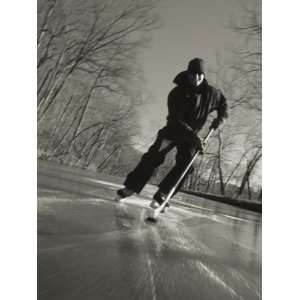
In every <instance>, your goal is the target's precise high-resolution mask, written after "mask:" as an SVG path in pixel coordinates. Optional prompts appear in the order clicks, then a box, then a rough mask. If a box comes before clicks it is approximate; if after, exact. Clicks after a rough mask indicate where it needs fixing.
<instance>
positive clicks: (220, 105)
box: [210, 90, 228, 129]
mask: <svg viewBox="0 0 300 300" xmlns="http://www.w3.org/2000/svg"><path fill="white" fill-rule="evenodd" d="M215 100H216V101H215V106H214V109H213V110H216V111H217V117H216V118H215V119H214V120H213V122H212V124H211V125H210V129H211V128H213V129H217V128H218V127H219V126H220V125H221V124H224V121H225V119H227V118H228V105H227V101H226V98H225V97H224V95H223V94H222V92H221V91H219V90H218V91H217V94H216V99H215Z"/></svg>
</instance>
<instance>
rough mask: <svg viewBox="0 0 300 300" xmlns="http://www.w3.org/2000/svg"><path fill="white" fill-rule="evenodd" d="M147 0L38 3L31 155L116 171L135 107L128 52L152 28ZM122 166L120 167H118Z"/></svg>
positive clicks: (138, 99) (135, 76) (134, 76)
mask: <svg viewBox="0 0 300 300" xmlns="http://www.w3.org/2000/svg"><path fill="white" fill-rule="evenodd" d="M154 6H155V1H151V0H135V1H132V0H122V1H121V0H119V1H118V0H116V1H109V0H102V1H99V0H76V1H75V0H66V1H58V0H39V1H38V35H37V37H38V40H37V46H38V57H37V67H38V83H37V88H38V89H37V100H38V103H37V119H38V133H37V134H38V155H39V157H40V158H44V159H48V160H51V159H52V160H53V159H54V160H58V161H61V162H63V163H67V164H71V165H76V166H80V167H92V168H95V169H97V170H99V171H103V170H106V171H107V172H115V173H116V172H118V169H119V166H122V165H124V164H125V165H126V162H125V161H124V160H122V157H123V154H122V153H123V151H129V150H128V149H130V147H131V146H132V145H131V143H132V137H133V136H135V135H136V134H138V132H139V128H138V125H137V124H138V120H137V107H138V106H139V105H140V104H142V103H143V101H144V99H143V95H142V94H141V93H140V89H139V88H137V87H138V86H139V85H140V70H139V67H138V64H137V62H136V55H137V53H138V51H139V49H140V48H141V47H143V46H144V45H145V43H146V42H147V33H148V32H149V31H151V30H153V29H155V28H156V27H157V26H158V22H159V20H158V18H157V16H156V15H155V14H154V13H153V8H154ZM124 167H125V166H124Z"/></svg>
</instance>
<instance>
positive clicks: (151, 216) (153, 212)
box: [146, 129, 214, 221]
mask: <svg viewBox="0 0 300 300" xmlns="http://www.w3.org/2000/svg"><path fill="white" fill-rule="evenodd" d="M213 132H214V129H211V130H210V131H209V133H208V134H207V136H206V137H205V138H204V140H203V142H202V143H203V146H204V147H203V152H204V150H205V148H206V144H207V141H208V139H209V138H210V136H211V135H212V133H213ZM199 154H200V150H197V152H196V153H195V154H194V156H193V158H192V159H191V161H190V162H189V164H188V165H187V167H186V168H185V169H184V171H183V172H182V174H181V176H180V177H179V179H178V180H177V182H176V184H175V185H174V186H173V188H172V189H171V190H170V192H169V194H168V195H167V197H166V199H165V201H164V202H163V203H162V204H161V205H160V206H159V207H158V208H156V209H153V208H151V207H149V208H148V209H147V211H146V219H148V220H152V221H156V219H157V217H158V215H159V214H160V213H161V212H162V210H163V209H164V208H165V206H166V204H167V203H168V202H169V200H170V199H171V197H172V196H173V194H174V192H175V191H176V188H177V186H178V185H179V184H180V182H181V180H182V179H183V178H184V176H185V175H186V173H187V172H188V170H189V169H190V167H191V166H192V164H193V162H194V161H195V159H196V157H197V156H198V155H199Z"/></svg>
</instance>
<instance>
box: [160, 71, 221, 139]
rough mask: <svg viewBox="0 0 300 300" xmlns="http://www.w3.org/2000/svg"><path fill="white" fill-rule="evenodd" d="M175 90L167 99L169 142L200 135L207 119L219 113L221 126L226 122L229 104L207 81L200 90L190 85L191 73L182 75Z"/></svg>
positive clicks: (176, 82) (176, 78) (180, 74)
mask: <svg viewBox="0 0 300 300" xmlns="http://www.w3.org/2000/svg"><path fill="white" fill-rule="evenodd" d="M173 82H174V83H175V84H176V87H174V88H173V89H172V90H171V92H170V93H169V96H168V110H169V114H168V116H167V126H166V127H165V130H166V133H167V135H168V136H169V138H176V137H178V136H182V137H184V136H187V135H191V134H193V133H198V132H199V131H200V130H201V128H202V127H203V126H204V124H205V122H206V120H207V117H208V115H209V114H210V113H211V112H213V111H217V114H218V116H217V117H218V118H219V119H220V121H221V122H222V121H223V119H224V118H227V103H226V99H225V97H224V95H223V94H222V93H221V91H220V90H217V89H216V88H214V87H212V86H210V85H209V84H208V83H207V80H206V79H204V81H203V82H202V83H201V84H200V86H198V87H193V86H191V85H190V84H189V81H188V73H187V71H183V72H181V73H179V74H177V76H176V77H175V79H174V81H173Z"/></svg>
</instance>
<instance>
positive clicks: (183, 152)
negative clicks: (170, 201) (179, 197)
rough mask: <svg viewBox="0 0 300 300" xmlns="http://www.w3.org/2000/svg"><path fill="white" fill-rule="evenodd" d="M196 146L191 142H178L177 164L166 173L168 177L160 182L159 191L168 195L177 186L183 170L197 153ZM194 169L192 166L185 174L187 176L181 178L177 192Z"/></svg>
mask: <svg viewBox="0 0 300 300" xmlns="http://www.w3.org/2000/svg"><path fill="white" fill-rule="evenodd" d="M196 151H197V150H196V148H195V147H194V146H193V145H191V144H189V143H178V144H177V155H176V165H175V166H174V167H173V168H172V170H171V171H170V172H169V173H168V174H167V175H166V177H165V178H164V179H163V180H162V181H161V183H160V184H159V191H158V193H162V194H164V195H168V193H169V192H170V190H171V189H172V188H173V187H174V186H175V184H176V183H177V181H178V179H179V178H180V176H181V175H182V173H183V171H184V170H185V168H186V167H187V165H188V164H189V162H190V161H191V159H192V158H193V156H194V155H195V153H196ZM191 171H192V168H191V169H190V170H189V172H188V173H187V174H186V175H185V177H184V178H183V179H182V180H181V182H180V184H179V185H178V187H177V188H176V191H175V193H174V194H173V196H174V195H175V194H176V192H177V191H178V189H179V188H180V187H181V186H182V185H183V183H184V181H185V179H186V177H187V175H188V174H189V173H190V172H191Z"/></svg>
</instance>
